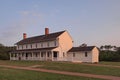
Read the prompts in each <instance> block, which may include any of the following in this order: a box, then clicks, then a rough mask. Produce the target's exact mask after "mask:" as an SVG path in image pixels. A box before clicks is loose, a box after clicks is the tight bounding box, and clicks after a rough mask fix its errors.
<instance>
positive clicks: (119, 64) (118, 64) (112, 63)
mask: <svg viewBox="0 0 120 80" xmlns="http://www.w3.org/2000/svg"><path fill="white" fill-rule="evenodd" d="M100 64H104V65H112V66H120V62H100Z"/></svg>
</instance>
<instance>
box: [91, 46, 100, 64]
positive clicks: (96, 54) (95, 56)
mask: <svg viewBox="0 0 120 80" xmlns="http://www.w3.org/2000/svg"><path fill="white" fill-rule="evenodd" d="M92 61H93V62H99V50H98V49H97V48H96V47H95V48H94V49H93V50H92Z"/></svg>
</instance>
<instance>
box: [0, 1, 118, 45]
mask: <svg viewBox="0 0 120 80" xmlns="http://www.w3.org/2000/svg"><path fill="white" fill-rule="evenodd" d="M45 27H48V28H49V31H50V33H53V32H58V31H63V30H67V31H68V32H69V34H70V35H71V36H72V38H73V40H74V46H80V45H81V44H83V43H86V44H87V45H89V46H93V45H94V46H101V45H116V46H120V0H0V43H2V44H4V45H5V46H13V45H14V44H15V43H16V42H18V41H20V40H22V39H23V33H27V37H32V36H38V35H43V34H44V28H45Z"/></svg>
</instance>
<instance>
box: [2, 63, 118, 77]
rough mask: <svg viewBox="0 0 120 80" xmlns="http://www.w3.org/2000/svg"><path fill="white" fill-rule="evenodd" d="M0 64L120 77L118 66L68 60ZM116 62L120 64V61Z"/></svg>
mask: <svg viewBox="0 0 120 80" xmlns="http://www.w3.org/2000/svg"><path fill="white" fill-rule="evenodd" d="M106 63H107V62H106ZM0 64H6V65H17V66H33V65H40V67H37V68H44V69H52V70H61V71H71V72H80V73H90V74H101V75H112V76H119V77H120V68H114V67H105V66H104V67H103V66H91V65H84V64H80V63H79V64H76V63H70V62H45V61H0ZM100 64H104V63H100ZM118 64H120V62H119V63H118Z"/></svg>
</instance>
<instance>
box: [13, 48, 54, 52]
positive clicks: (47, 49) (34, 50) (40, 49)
mask: <svg viewBox="0 0 120 80" xmlns="http://www.w3.org/2000/svg"><path fill="white" fill-rule="evenodd" d="M55 48H56V47H49V48H37V49H23V50H14V51H12V52H11V53H20V52H38V51H51V50H52V49H55Z"/></svg>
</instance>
